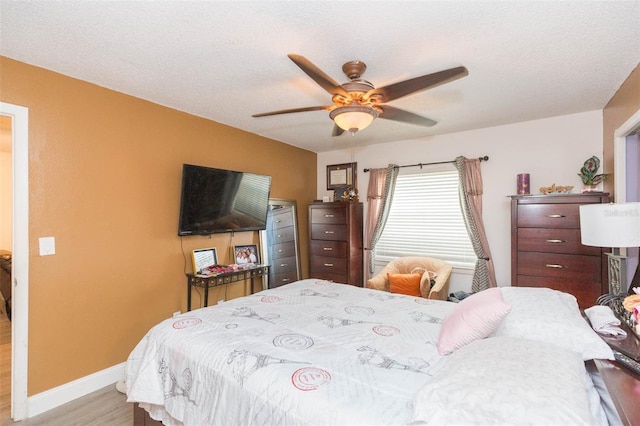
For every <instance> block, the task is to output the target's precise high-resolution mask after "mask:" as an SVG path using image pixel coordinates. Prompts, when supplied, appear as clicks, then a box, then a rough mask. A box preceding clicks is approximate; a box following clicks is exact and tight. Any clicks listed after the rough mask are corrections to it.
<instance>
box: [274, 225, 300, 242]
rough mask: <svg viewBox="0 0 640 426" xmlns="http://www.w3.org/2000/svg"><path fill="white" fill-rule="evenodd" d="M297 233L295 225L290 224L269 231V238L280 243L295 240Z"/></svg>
mask: <svg viewBox="0 0 640 426" xmlns="http://www.w3.org/2000/svg"><path fill="white" fill-rule="evenodd" d="M295 236H296V233H295V232H294V230H293V226H288V227H286V228H281V229H272V230H271V231H269V240H270V241H273V244H280V243H284V242H287V241H294V240H295Z"/></svg>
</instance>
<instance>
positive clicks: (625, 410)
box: [594, 322, 640, 426]
mask: <svg viewBox="0 0 640 426" xmlns="http://www.w3.org/2000/svg"><path fill="white" fill-rule="evenodd" d="M621 328H623V329H624V330H625V331H626V332H627V337H626V338H624V339H621V338H616V337H609V336H602V335H599V336H600V337H601V338H602V339H603V340H604V341H605V342H607V343H608V344H609V346H611V347H612V348H613V349H615V350H620V349H621V348H623V349H624V350H623V351H621V352H625V353H627V354H634V355H635V356H636V357H638V356H640V339H639V338H638V336H636V335H635V334H634V333H633V331H631V329H630V328H629V327H628V326H627V325H626V324H625V323H624V322H623V323H622V324H621ZM639 359H640V358H639ZM594 362H595V365H596V367H597V368H598V372H599V373H600V376H601V377H602V380H603V381H604V383H605V385H606V386H607V390H608V391H609V395H611V400H612V401H613V404H614V405H615V407H616V410H617V411H618V415H619V416H620V420H621V421H622V424H623V425H629V426H633V425H640V376H639V375H637V374H634V373H633V372H632V371H631V370H629V369H627V368H625V367H622V366H621V365H620V364H618V363H617V362H616V361H609V360H606V359H596V360H594Z"/></svg>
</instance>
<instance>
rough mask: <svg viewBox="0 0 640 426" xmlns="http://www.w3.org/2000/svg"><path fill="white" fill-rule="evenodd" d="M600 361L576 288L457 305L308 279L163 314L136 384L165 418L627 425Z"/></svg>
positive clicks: (602, 354)
mask: <svg viewBox="0 0 640 426" xmlns="http://www.w3.org/2000/svg"><path fill="white" fill-rule="evenodd" d="M592 359H613V355H612V352H611V350H610V349H609V347H608V346H607V345H606V344H605V343H604V342H603V341H602V339H600V338H599V337H598V336H597V335H596V334H595V332H593V330H592V329H591V328H590V327H589V326H588V325H587V323H586V322H585V321H584V320H583V319H582V317H581V315H580V312H579V310H578V306H577V303H576V300H575V298H574V297H573V296H571V295H568V294H566V293H562V292H558V291H554V290H550V289H539V288H524V287H518V288H515V287H508V288H496V289H490V290H485V291H483V292H480V293H477V294H475V295H473V296H470V297H468V298H467V299H465V300H463V301H462V302H461V303H452V302H446V301H439V300H428V299H423V298H420V297H412V296H405V295H399V294H392V293H387V292H384V291H379V290H372V289H366V288H359V287H354V286H351V285H346V284H336V283H331V282H328V281H324V280H316V279H307V280H301V281H298V282H295V283H292V284H288V285H285V286H281V287H278V288H274V289H269V290H265V291H262V292H259V293H256V294H253V295H250V296H246V297H242V298H239V299H234V300H231V301H228V302H224V303H222V304H219V305H216V306H212V307H208V308H203V309H198V310H195V311H191V312H187V313H185V314H182V315H180V316H177V317H174V318H169V319H167V320H165V321H163V322H161V323H159V324H158V325H156V326H155V327H153V328H152V329H151V330H150V331H149V332H148V333H147V334H146V335H145V336H144V338H143V339H142V340H141V341H140V342H139V344H138V345H137V346H136V347H135V348H134V350H133V351H132V352H131V354H130V356H129V359H128V361H127V364H126V378H125V382H126V388H127V396H128V401H129V402H135V403H136V410H145V413H144V415H145V416H146V417H147V418H148V419H154V420H156V421H160V422H162V423H164V424H166V425H182V424H184V425H267V424H269V425H285V424H287V425H289V424H327V425H328V424H331V425H347V424H348V425H374V424H380V425H392V424H438V425H442V424H494V425H495V424H597V425H600V424H603V425H604V424H609V423H616V421H617V420H616V417H615V413H614V412H613V411H612V410H611V407H610V400H608V399H607V395H606V391H604V392H603V390H602V386H598V383H597V382H595V383H594V381H593V380H592V375H591V374H590V373H589V371H588V370H587V368H585V361H589V360H592ZM140 412H141V411H137V412H136V417H137V418H138V416H139V415H140ZM145 424H148V423H145Z"/></svg>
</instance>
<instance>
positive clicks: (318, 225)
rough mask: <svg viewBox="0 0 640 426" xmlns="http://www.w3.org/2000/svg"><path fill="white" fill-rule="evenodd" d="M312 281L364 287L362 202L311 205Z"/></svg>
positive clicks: (310, 251) (310, 249) (310, 244)
mask: <svg viewBox="0 0 640 426" xmlns="http://www.w3.org/2000/svg"><path fill="white" fill-rule="evenodd" d="M309 255H310V259H309V260H310V261H309V268H310V277H311V278H321V279H325V280H330V281H334V282H337V283H344V284H351V285H355V286H359V287H362V274H363V245H362V203H347V202H334V203H311V204H309Z"/></svg>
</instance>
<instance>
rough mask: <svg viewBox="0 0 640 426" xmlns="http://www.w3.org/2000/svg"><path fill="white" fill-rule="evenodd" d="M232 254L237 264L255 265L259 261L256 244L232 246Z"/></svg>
mask: <svg viewBox="0 0 640 426" xmlns="http://www.w3.org/2000/svg"><path fill="white" fill-rule="evenodd" d="M233 256H234V259H235V260H236V264H237V265H257V264H259V263H260V256H259V254H258V245H257V244H247V245H244V246H234V247H233Z"/></svg>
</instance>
